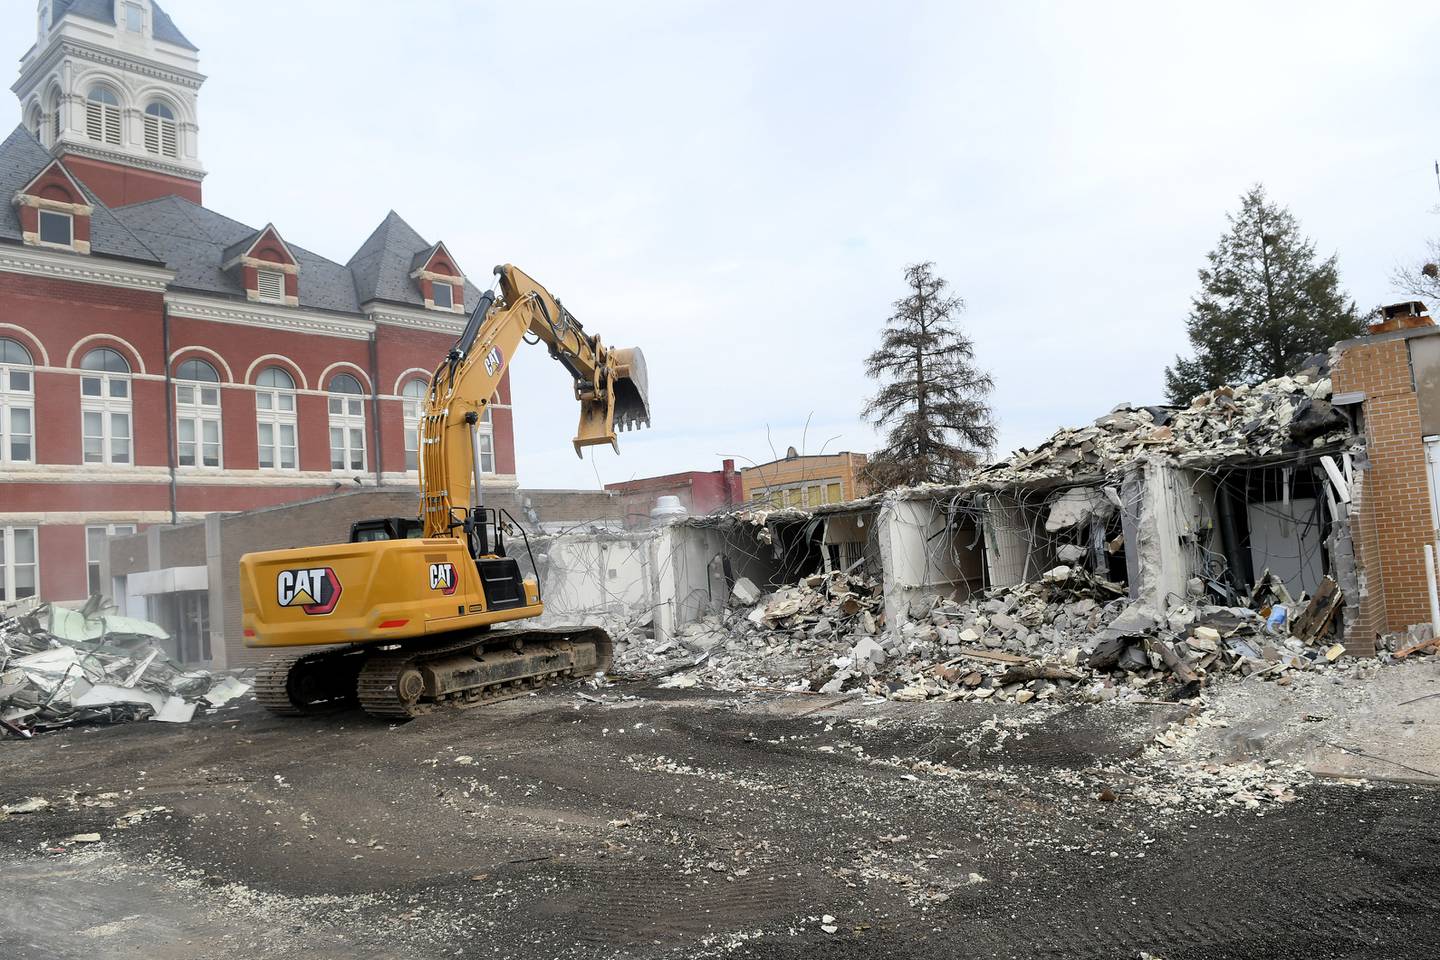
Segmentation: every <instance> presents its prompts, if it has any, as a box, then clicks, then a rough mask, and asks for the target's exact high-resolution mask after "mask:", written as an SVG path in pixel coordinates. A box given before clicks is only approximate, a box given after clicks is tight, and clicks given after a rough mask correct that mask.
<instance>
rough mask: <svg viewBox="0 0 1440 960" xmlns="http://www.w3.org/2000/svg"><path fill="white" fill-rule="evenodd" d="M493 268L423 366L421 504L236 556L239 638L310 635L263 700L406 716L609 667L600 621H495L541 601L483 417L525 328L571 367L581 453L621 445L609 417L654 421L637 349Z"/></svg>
mask: <svg viewBox="0 0 1440 960" xmlns="http://www.w3.org/2000/svg"><path fill="white" fill-rule="evenodd" d="M495 273H496V274H497V275H498V277H499V283H498V285H497V286H498V288H499V296H498V297H497V296H496V294H495V291H489V292H487V293H485V294H484V295H483V296H482V297H481V300H480V303H479V304H478V305H477V306H476V308H475V310H474V312H473V313H472V314H471V315H470V318H469V322H468V323H467V324H466V326H465V329H464V331H463V332H462V333H461V335H460V339H459V340H457V341H456V342H455V346H454V347H453V348H451V350H450V352H449V353H448V355H447V356H446V357H445V359H444V360H443V361H442V362H441V363H440V365H439V366H438V367H436V369H435V374H434V376H433V377H432V378H431V380H430V388H429V392H428V394H427V396H426V400H425V412H424V416H423V419H422V420H421V423H420V428H419V433H420V436H419V441H420V488H421V490H420V510H419V516H418V518H412V517H384V518H380V519H374V520H361V521H358V522H356V523H354V524H353V525H352V527H351V532H350V542H349V543H343V544H333V545H326V546H316V547H302V548H299V549H293V550H269V551H265V552H263V553H249V554H246V555H245V556H243V557H241V558H240V590H241V602H242V610H243V613H242V627H243V631H244V640H245V645H246V646H249V647H266V648H276V647H292V648H293V647H306V648H310V649H307V650H304V651H296V652H295V654H294V655H289V656H275V657H272V658H271V659H269V660H268V661H266V663H265V664H264V665H263V666H262V667H261V668H260V670H259V671H258V674H257V677H256V683H255V696H256V699H257V700H259V701H260V703H261V704H262V705H264V706H265V707H267V708H268V709H269V710H271V711H272V712H274V713H278V714H284V715H290V716H298V715H303V714H307V713H312V712H317V711H320V710H326V709H332V708H335V707H337V706H343V705H349V704H353V703H355V702H356V701H358V702H359V704H360V706H361V707H363V708H364V710H365V711H366V712H367V713H370V714H372V715H374V716H379V717H388V718H407V717H414V716H418V715H420V714H422V713H428V712H430V711H433V710H435V709H436V708H437V707H439V706H442V705H454V706H459V707H469V706H476V705H479V704H483V703H488V702H492V701H495V700H500V699H504V698H506V697H512V696H518V695H519V694H521V693H524V692H526V691H528V690H530V689H533V688H534V687H537V686H539V685H541V684H543V683H545V682H547V681H549V680H553V679H556V678H563V677H580V676H586V675H590V674H593V673H595V672H596V671H603V670H606V669H608V668H609V666H610V662H611V651H612V645H611V641H610V637H609V635H608V634H606V633H605V631H604V630H601V629H599V628H597V627H571V628H566V627H561V628H515V627H511V628H501V627H500V625H502V624H507V623H514V622H515V621H520V620H526V619H530V618H533V617H538V616H540V614H541V613H543V612H544V609H545V607H544V604H543V603H542V601H541V597H540V584H539V582H538V581H537V579H536V578H535V577H534V576H525V575H522V573H521V569H520V565H519V562H518V560H517V559H516V556H514V555H512V554H514V552H515V551H514V550H513V548H512V545H513V544H514V542H515V540H516V539H517V536H518V539H519V541H520V542H521V543H522V544H523V546H524V549H525V550H526V552H527V554H528V553H529V550H530V543H529V539H528V537H527V536H526V534H525V531H524V529H523V528H522V527H521V526H520V525H519V524H518V523H516V522H515V520H514V519H513V518H512V517H511V516H510V514H509V513H508V512H507V511H505V510H504V509H495V508H491V507H487V506H485V503H484V496H483V492H482V491H483V488H482V486H481V483H480V476H481V471H480V431H479V424H480V422H481V419H482V418H483V416H484V413H485V407H486V405H487V404H488V403H489V402H490V400H491V398H492V397H494V395H495V390H496V387H498V386H499V384H500V378H501V377H502V376H503V375H504V373H505V370H506V368H507V367H508V366H509V364H510V361H511V359H512V358H513V357H514V354H515V350H516V349H517V348H518V347H519V346H520V344H521V342H527V343H544V344H545V345H546V346H547V347H548V348H549V351H550V356H551V357H553V358H554V359H556V360H558V361H559V362H560V364H561V366H563V367H564V368H565V369H566V371H567V372H568V373H569V374H570V376H571V377H572V378H573V380H574V382H575V398H576V399H577V400H578V401H579V402H580V425H579V428H578V430H577V431H576V435H575V441H574V442H575V452H576V454H581V451H582V450H583V448H585V447H587V446H592V445H595V444H602V443H608V444H610V445H611V446H612V447H614V448H615V449H616V450H617V451H618V449H619V447H618V444H617V443H616V429H617V428H619V429H622V430H623V429H632V428H637V427H641V426H648V425H649V423H650V404H649V389H648V380H647V377H646V372H645V358H644V355H643V354H641V352H640V350H639V349H638V348H631V349H616V348H611V347H606V346H604V345H603V344H601V342H600V338H599V337H598V336H593V335H590V334H587V333H586V332H585V330H584V328H582V327H581V326H580V323H579V321H577V320H576V319H575V317H574V315H573V314H571V313H570V311H569V310H567V309H565V307H564V306H563V305H561V303H560V301H559V300H557V299H555V298H554V297H552V296H551V295H550V294H549V293H548V292H547V291H546V290H545V288H544V287H542V286H541V285H540V284H538V283H536V282H535V281H534V280H532V279H531V278H530V277H528V276H526V275H525V274H524V273H522V272H521V271H520V270H518V269H516V268H515V267H513V266H510V265H509V264H506V265H503V266H499V267H496V268H495ZM531 337H533V338H534V339H533V340H532V339H530V338H531ZM530 568H531V570H534V558H533V555H532V556H531V557H530ZM316 647H319V648H322V649H319V650H316V649H313V648H316Z"/></svg>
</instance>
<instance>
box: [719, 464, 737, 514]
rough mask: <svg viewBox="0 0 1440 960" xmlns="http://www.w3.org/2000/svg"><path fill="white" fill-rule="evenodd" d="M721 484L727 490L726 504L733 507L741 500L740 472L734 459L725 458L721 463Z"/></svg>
mask: <svg viewBox="0 0 1440 960" xmlns="http://www.w3.org/2000/svg"><path fill="white" fill-rule="evenodd" d="M720 485H721V487H722V488H723V489H724V490H725V505H726V506H727V507H733V506H734V505H735V504H737V503H739V502H740V499H741V498H740V474H739V472H738V471H737V470H736V469H735V461H734V460H729V459H727V460H724V461H721V463H720Z"/></svg>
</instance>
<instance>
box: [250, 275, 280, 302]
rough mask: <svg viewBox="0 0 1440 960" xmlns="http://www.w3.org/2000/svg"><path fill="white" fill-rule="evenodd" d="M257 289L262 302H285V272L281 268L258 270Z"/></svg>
mask: <svg viewBox="0 0 1440 960" xmlns="http://www.w3.org/2000/svg"><path fill="white" fill-rule="evenodd" d="M255 290H256V292H257V293H258V294H259V299H260V302H261V303H284V302H285V274H283V273H281V272H280V271H279V270H256V271H255Z"/></svg>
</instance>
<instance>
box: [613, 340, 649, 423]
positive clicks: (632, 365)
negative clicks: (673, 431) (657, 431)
mask: <svg viewBox="0 0 1440 960" xmlns="http://www.w3.org/2000/svg"><path fill="white" fill-rule="evenodd" d="M610 359H611V363H612V364H614V367H615V369H614V374H615V428H616V429H617V430H638V429H639V428H640V427H648V426H650V376H649V374H647V373H646V372H645V354H643V353H641V352H640V348H639V347H629V348H626V349H623V350H612V351H610Z"/></svg>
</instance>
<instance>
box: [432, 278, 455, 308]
mask: <svg viewBox="0 0 1440 960" xmlns="http://www.w3.org/2000/svg"><path fill="white" fill-rule="evenodd" d="M441 287H444V288H445V289H446V290H449V291H450V302H449V303H441V302H440V300H439V299H438V298H437V297H436V296H435V293H436V291H438V290H439V289H440V288H441ZM430 302H431V303H433V304H434V305H435V309H437V310H454V309H455V285H454V284H453V283H451V282H450V281H448V280H431V281H430Z"/></svg>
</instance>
